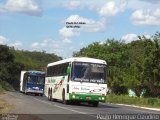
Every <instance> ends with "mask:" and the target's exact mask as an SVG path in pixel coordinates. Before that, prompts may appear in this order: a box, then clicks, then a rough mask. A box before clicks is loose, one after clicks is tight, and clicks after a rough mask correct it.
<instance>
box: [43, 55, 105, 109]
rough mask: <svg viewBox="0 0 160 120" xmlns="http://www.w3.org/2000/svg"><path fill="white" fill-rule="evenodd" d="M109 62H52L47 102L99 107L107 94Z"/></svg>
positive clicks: (49, 67) (47, 84) (78, 59)
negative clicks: (80, 103)
mask: <svg viewBox="0 0 160 120" xmlns="http://www.w3.org/2000/svg"><path fill="white" fill-rule="evenodd" d="M106 65H107V64H106V62H105V61H104V60H100V59H94V58H87V57H73V58H68V59H65V60H61V61H57V62H53V63H49V64H48V65H47V74H46V79H45V91H44V94H45V96H46V97H48V100H50V101H52V100H53V101H55V100H62V103H64V104H68V103H70V102H71V101H76V102H87V103H88V104H91V105H93V106H95V107H96V106H98V104H99V102H105V100H106V92H107V82H106Z"/></svg>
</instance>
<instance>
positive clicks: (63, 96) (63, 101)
mask: <svg viewBox="0 0 160 120" xmlns="http://www.w3.org/2000/svg"><path fill="white" fill-rule="evenodd" d="M62 103H63V104H68V101H67V100H66V98H65V90H63V93H62Z"/></svg>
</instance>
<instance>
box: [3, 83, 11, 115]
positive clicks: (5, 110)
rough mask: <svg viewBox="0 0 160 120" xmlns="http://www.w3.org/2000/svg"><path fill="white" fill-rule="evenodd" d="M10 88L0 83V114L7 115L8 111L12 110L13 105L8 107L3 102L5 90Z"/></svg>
mask: <svg viewBox="0 0 160 120" xmlns="http://www.w3.org/2000/svg"><path fill="white" fill-rule="evenodd" d="M8 87H9V88H10V85H9V84H8V83H6V82H1V83H0V114H4V113H7V112H8V111H9V110H11V109H12V108H13V105H10V104H8V103H7V101H6V100H4V98H3V95H4V94H5V93H4V92H5V90H8V89H7V88H8Z"/></svg>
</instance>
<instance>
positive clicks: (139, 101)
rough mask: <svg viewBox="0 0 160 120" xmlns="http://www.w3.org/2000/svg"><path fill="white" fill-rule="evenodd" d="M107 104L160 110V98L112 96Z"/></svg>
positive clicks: (108, 96) (107, 100) (109, 96)
mask: <svg viewBox="0 0 160 120" xmlns="http://www.w3.org/2000/svg"><path fill="white" fill-rule="evenodd" d="M106 102H107V103H118V104H128V105H138V106H145V107H154V108H160V99H159V98H139V97H129V96H128V95H114V94H110V95H107V99H106Z"/></svg>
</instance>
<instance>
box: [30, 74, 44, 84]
mask: <svg viewBox="0 0 160 120" xmlns="http://www.w3.org/2000/svg"><path fill="white" fill-rule="evenodd" d="M44 81H45V77H44V76H35V75H30V76H28V83H31V84H41V85H43V84H44Z"/></svg>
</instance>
